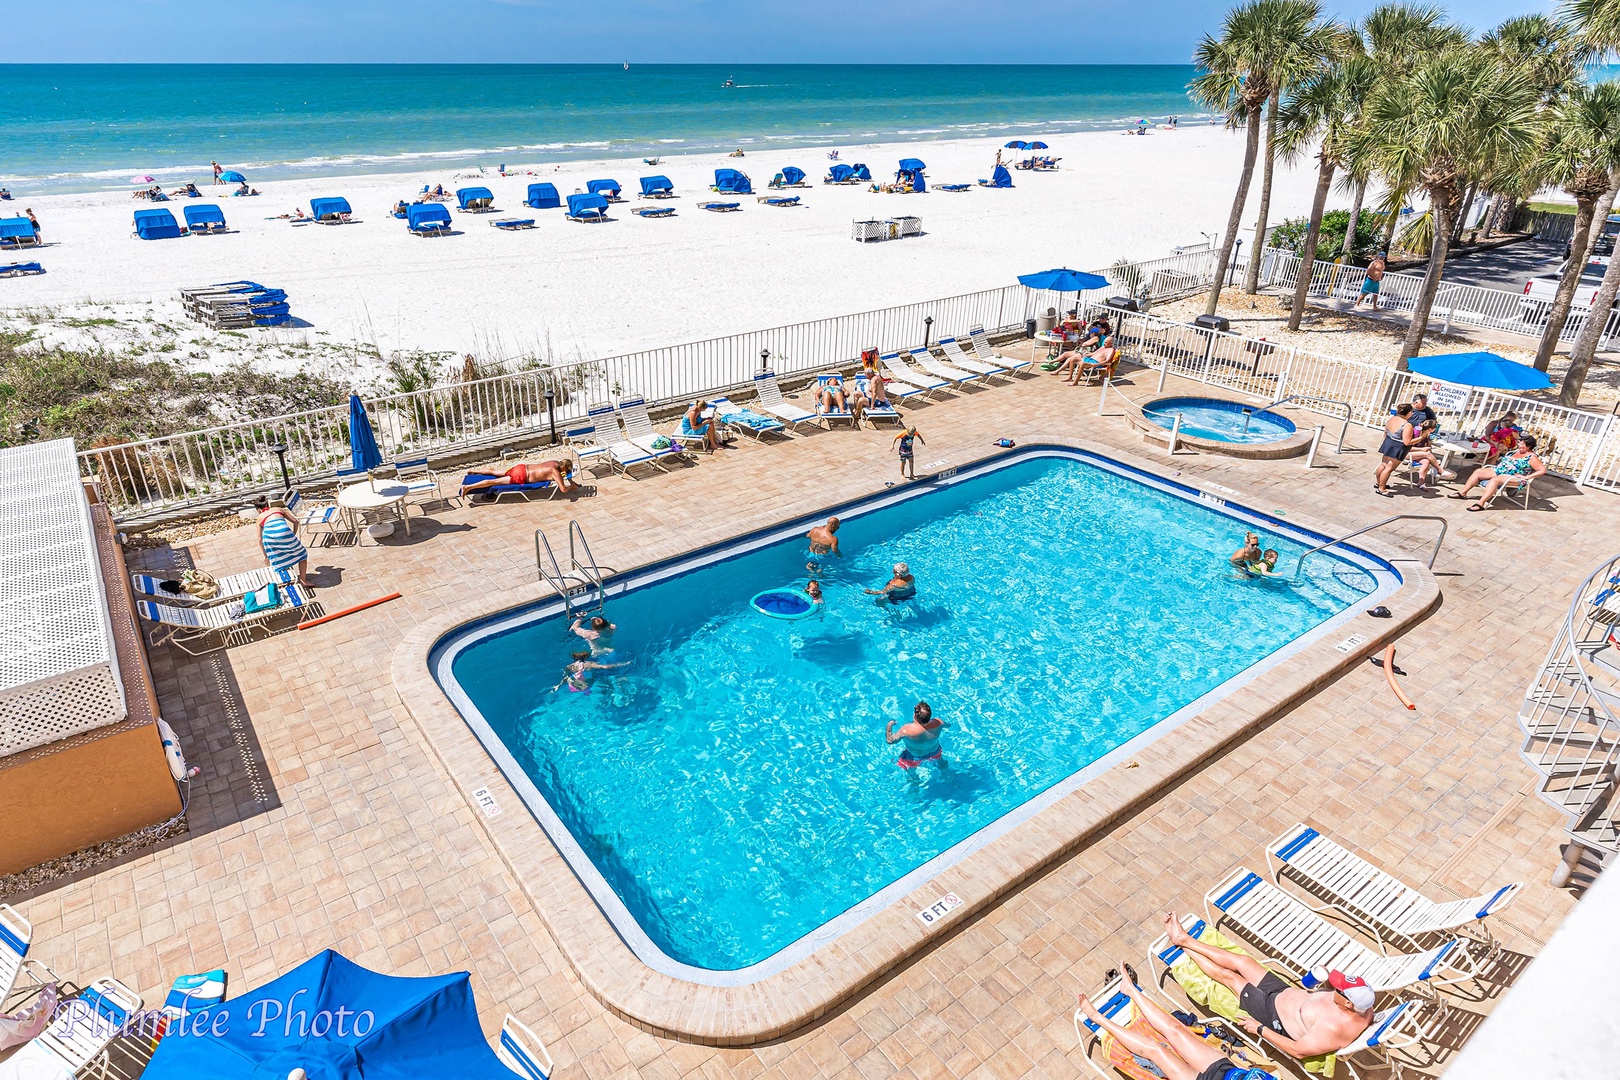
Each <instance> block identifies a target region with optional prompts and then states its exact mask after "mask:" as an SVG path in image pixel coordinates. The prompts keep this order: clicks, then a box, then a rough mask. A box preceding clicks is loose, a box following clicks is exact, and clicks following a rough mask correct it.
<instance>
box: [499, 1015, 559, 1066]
mask: <svg viewBox="0 0 1620 1080" xmlns="http://www.w3.org/2000/svg"><path fill="white" fill-rule="evenodd" d="M495 1056H496V1057H498V1058H500V1059H501V1064H502V1065H505V1066H506V1067H507V1068H508V1069H511V1070H512V1071H513V1072H515V1073H517V1074H518V1075H519V1076H521V1077H523V1080H551V1071H552V1069H553V1068H554V1066H553V1065H552V1063H551V1054H549V1053H548V1052H547V1051H546V1044H545V1043H543V1042H541V1041H540V1037H539V1036H538V1035H536V1034H535V1033H534V1032H532V1031H530V1030H529V1029H528V1028H527V1027H526V1026H525V1025H524V1024H523V1023H522V1022H521V1021H520V1020H518V1018H517V1017H515V1016H513V1015H512V1014H511V1013H507V1014H506V1022H505V1023H504V1024H502V1025H501V1041H500V1043H499V1045H497V1046H496V1047H495Z"/></svg>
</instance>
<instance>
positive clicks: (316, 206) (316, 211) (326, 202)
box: [309, 196, 354, 225]
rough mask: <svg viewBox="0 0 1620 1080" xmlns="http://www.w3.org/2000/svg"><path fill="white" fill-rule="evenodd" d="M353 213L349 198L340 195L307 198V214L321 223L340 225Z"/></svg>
mask: <svg viewBox="0 0 1620 1080" xmlns="http://www.w3.org/2000/svg"><path fill="white" fill-rule="evenodd" d="M353 214H354V211H353V210H352V209H350V207H349V200H348V199H345V198H342V197H341V196H332V197H330V198H325V199H311V200H309V216H310V217H312V218H314V219H315V220H316V221H318V222H320V223H321V224H322V225H342V224H344V223H346V222H347V221H348V220H349V218H350V216H351V215H353Z"/></svg>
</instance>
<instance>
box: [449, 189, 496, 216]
mask: <svg viewBox="0 0 1620 1080" xmlns="http://www.w3.org/2000/svg"><path fill="white" fill-rule="evenodd" d="M456 207H457V208H458V209H461V210H466V211H468V212H469V213H474V214H476V213H480V212H482V211H484V210H493V209H494V208H495V193H494V192H492V191H490V190H489V188H487V187H464V188H458V189H456Z"/></svg>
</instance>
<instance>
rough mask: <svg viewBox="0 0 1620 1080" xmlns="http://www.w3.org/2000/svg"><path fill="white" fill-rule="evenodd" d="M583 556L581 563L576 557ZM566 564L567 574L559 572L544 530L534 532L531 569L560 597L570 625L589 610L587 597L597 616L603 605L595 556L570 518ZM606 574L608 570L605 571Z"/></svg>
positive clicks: (604, 599) (604, 595)
mask: <svg viewBox="0 0 1620 1080" xmlns="http://www.w3.org/2000/svg"><path fill="white" fill-rule="evenodd" d="M582 554H583V555H584V558H583V559H581V558H580V556H581V555H582ZM568 562H569V564H570V565H569V570H568V572H567V573H564V572H563V569H562V565H561V564H560V563H558V561H557V554H556V552H554V551H552V549H551V541H550V540H549V539H547V538H546V532H545V530H544V529H536V530H534V568H535V570H536V572H538V573H539V575H540V580H541V581H543V582H545V583H546V584H547V585H550V586H551V587H552V589H553V590H554V591H555V592H556V593H557V595H558V596H560V597H562V600H563V609H564V611H565V612H566V613H567V615H568V620H569V621H570V622H571V621H573V618H574V613H575V611H576V610H579V611H589V610H591V609H592V606H593V605H592V604H591V603H590V597H591V595H592V594H593V593H594V594H595V597H596V603H595V605H594V607H595V610H596V611H598V612H600V611H601V610H602V609H603V607H604V606H606V604H607V586H606V584H605V582H604V574H603V568H602V567H600V566H598V565H597V562H596V556H594V555H592V554H591V545H590V544H588V543H587V542H586V541H585V530H584V529H581V528H580V527H579V522H578V521H576V520H574V519H573V518H570V519H569V521H568ZM607 572H608V573H610V574H611V573H612V569H611V568H608V570H607ZM576 597H580V598H584V600H585V602H584V603H582V604H576V603H575V598H576Z"/></svg>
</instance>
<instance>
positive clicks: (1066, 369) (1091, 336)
mask: <svg viewBox="0 0 1620 1080" xmlns="http://www.w3.org/2000/svg"><path fill="white" fill-rule="evenodd" d="M1109 340H1110V334H1109V331H1108V323H1107V321H1106V320H1103V319H1098V320H1097V321H1095V322H1093V323H1092V324H1091V325H1090V326H1088V327H1086V332H1085V336H1083V337H1082V338H1081V339H1080V342H1079V344H1077V345H1075V347H1074V348H1072V349H1070V350H1069V351H1068V352H1066V353H1063V354H1062V355H1060V356H1059V357H1058V358H1057V361H1056V363H1057V367H1056V369H1055V371H1056V373H1057V376H1058V378H1060V379H1065V381H1067V382H1072V381H1074V380H1075V379H1077V378H1079V375H1080V370H1081V369H1080V365H1081V364H1082V363H1084V362H1085V361H1086V360H1089V359H1090V358H1091V356H1092V354H1093V353H1096V352H1100V351H1101V350H1102V349H1103V348H1105V347H1106V346H1107V345H1108V342H1109ZM1065 377H1066V378H1065Z"/></svg>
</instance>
